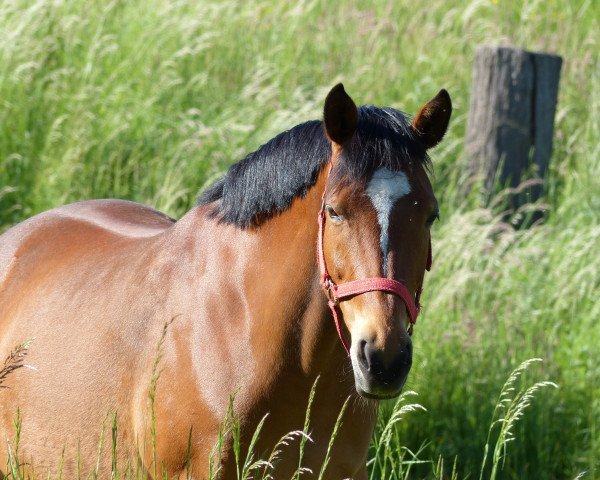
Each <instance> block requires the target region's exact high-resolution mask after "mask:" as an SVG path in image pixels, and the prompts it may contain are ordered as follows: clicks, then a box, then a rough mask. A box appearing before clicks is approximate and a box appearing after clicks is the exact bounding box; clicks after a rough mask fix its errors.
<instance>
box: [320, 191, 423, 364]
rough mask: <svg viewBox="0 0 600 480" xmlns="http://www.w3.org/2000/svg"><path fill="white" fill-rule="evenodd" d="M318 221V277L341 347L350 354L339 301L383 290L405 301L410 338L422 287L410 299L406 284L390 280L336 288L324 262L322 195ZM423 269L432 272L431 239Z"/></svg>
mask: <svg viewBox="0 0 600 480" xmlns="http://www.w3.org/2000/svg"><path fill="white" fill-rule="evenodd" d="M318 221H319V233H318V239H317V259H318V262H319V271H320V274H321V279H320V280H321V286H322V287H323V288H324V289H325V291H326V292H327V298H328V302H327V303H328V305H329V309H330V310H331V313H332V314H333V321H334V322H335V329H336V330H337V333H338V336H339V337H340V340H341V341H342V345H343V346H344V349H345V350H346V352H347V353H348V355H350V347H349V345H348V342H347V340H346V338H345V337H344V333H343V332H342V328H341V325H340V319H339V315H338V308H337V307H338V303H339V302H340V301H341V300H344V299H347V298H350V297H354V296H355V295H360V294H362V293H366V292H375V291H382V292H387V293H393V294H394V295H396V296H398V297H399V298H400V299H401V300H402V301H403V302H404V305H406V310H407V312H408V316H409V318H410V326H409V328H408V334H409V335H412V333H413V325H414V324H415V323H417V317H418V316H419V311H420V309H421V305H420V303H419V300H420V297H421V291H422V287H419V289H418V290H417V292H416V295H415V297H414V299H413V296H412V295H411V293H410V291H409V290H408V288H407V287H406V285H404V283H402V282H399V281H398V280H393V279H391V278H383V277H375V278H365V279H361V280H354V281H351V282H347V283H342V284H340V285H337V284H336V283H335V282H334V281H333V279H332V278H331V276H330V275H329V271H328V270H327V263H326V262H325V252H324V250H323V241H324V238H323V237H324V233H325V193H323V202H322V204H321V211H320V212H319V217H318ZM425 268H426V269H427V270H430V269H431V238H430V239H429V251H428V253H427V265H426V267H425Z"/></svg>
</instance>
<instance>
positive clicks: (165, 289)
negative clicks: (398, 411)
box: [0, 112, 447, 479]
mask: <svg viewBox="0 0 600 480" xmlns="http://www.w3.org/2000/svg"><path fill="white" fill-rule="evenodd" d="M326 113H327V112H326ZM446 123H447V122H446ZM326 127H327V125H326ZM444 130H445V127H444ZM328 134H330V132H329V130H328ZM442 135H443V132H442ZM330 136H331V134H330ZM440 138H441V137H440ZM334 140H335V139H334ZM340 143H341V142H340ZM333 144H334V151H333V154H332V155H331V158H332V161H335V158H336V151H335V148H336V146H335V141H334V143H333ZM321 162H322V164H321V165H319V166H318V168H315V172H314V175H313V177H314V178H313V179H312V180H311V182H310V184H309V185H306V186H305V187H306V188H305V191H303V192H302V193H301V194H300V195H297V194H296V195H294V196H293V198H291V199H289V205H286V206H285V208H281V207H279V208H278V210H279V211H278V212H277V214H275V215H270V216H267V217H268V218H267V219H266V220H264V221H262V220H261V221H260V222H258V221H257V223H260V224H259V225H252V226H249V227H247V228H240V225H239V223H240V222H238V224H236V222H235V221H229V222H228V221H219V218H218V216H216V215H215V214H214V212H215V205H218V204H219V201H213V199H209V200H207V201H205V202H204V203H201V204H200V205H199V206H197V207H195V208H194V209H192V210H191V211H190V212H189V213H188V214H187V215H186V216H184V217H183V218H182V219H180V220H179V221H177V222H175V221H173V220H172V219H170V218H168V217H166V216H165V215H163V214H161V213H159V212H157V211H155V210H152V209H150V208H147V207H143V206H141V205H138V204H134V203H131V202H125V201H115V200H99V201H89V202H81V203H77V204H73V205H69V206H66V207H61V208H57V209H55V210H51V211H49V212H45V213H43V214H40V215H38V216H36V217H33V218H31V219H30V220H28V221H26V222H23V223H22V224H20V225H17V226H16V227H14V228H13V229H11V230H9V231H8V232H6V233H5V234H4V235H3V236H1V237H0V360H1V359H3V358H4V357H6V356H7V355H8V354H9V352H10V351H11V349H12V348H13V347H15V345H18V344H20V343H22V342H23V341H25V340H27V339H33V342H32V344H31V347H30V348H29V352H28V355H27V358H26V363H27V365H28V366H30V367H31V368H22V369H20V370H18V371H15V372H13V374H12V375H11V376H10V377H9V378H8V380H7V383H6V386H7V387H9V388H7V389H1V390H0V439H1V441H2V442H3V444H2V445H0V472H1V471H3V470H4V468H3V466H4V465H6V460H7V452H8V449H7V448H6V443H5V442H7V441H8V439H11V438H13V436H14V425H13V419H14V416H15V413H16V411H17V409H19V410H20V418H21V421H22V427H21V429H22V430H21V439H20V450H19V453H20V455H19V456H20V458H21V460H24V461H26V462H30V463H31V466H34V467H35V471H36V472H37V473H36V474H41V475H44V476H45V474H46V471H50V472H51V473H52V474H53V475H54V474H57V473H58V468H59V464H60V463H61V455H62V452H63V448H64V455H63V456H64V460H63V461H62V462H63V466H62V471H63V475H64V478H72V477H74V476H75V472H76V470H77V468H80V469H81V471H82V472H84V473H87V472H89V471H90V470H91V469H92V468H93V466H94V465H95V463H96V458H97V455H98V445H99V441H100V437H101V432H102V428H103V427H102V425H103V422H104V428H105V430H106V432H105V436H106V437H107V439H106V440H105V447H104V453H103V454H102V459H101V461H100V469H101V472H100V475H101V478H107V476H108V475H109V472H110V468H111V452H110V451H111V448H110V443H111V440H110V438H111V436H110V432H111V428H112V421H113V417H112V414H114V413H116V415H117V417H116V418H117V432H118V438H117V449H116V451H117V455H118V461H119V462H118V463H119V465H120V468H121V469H123V468H124V466H125V465H126V464H127V462H135V461H136V460H135V459H137V458H139V461H140V463H141V464H142V465H143V466H144V468H146V469H147V470H148V471H149V472H150V473H152V470H153V466H152V465H153V457H152V438H153V436H155V439H156V461H157V464H158V468H157V471H158V472H160V471H161V468H164V469H165V471H167V472H168V473H169V475H182V476H183V474H184V472H185V470H186V466H187V465H188V464H189V465H190V467H191V471H192V476H193V478H205V477H206V475H207V473H208V470H209V457H210V453H211V450H212V449H213V447H214V446H215V444H216V442H217V440H218V438H219V428H220V425H221V424H222V423H223V422H224V420H225V419H226V416H227V412H228V407H229V402H230V398H231V396H232V395H234V396H235V398H234V401H233V406H234V412H235V415H236V418H237V419H239V421H240V425H241V431H242V445H243V446H244V448H245V447H247V445H248V441H249V439H250V436H251V435H252V433H253V430H254V428H255V427H256V425H257V424H258V422H259V420H260V419H261V418H262V417H263V415H264V414H265V413H267V412H268V413H269V416H268V418H267V420H266V423H265V426H264V428H263V431H262V433H261V436H260V438H259V443H258V444H257V446H256V448H255V451H256V452H257V453H263V452H265V451H266V452H268V451H270V449H271V448H272V447H273V446H274V444H275V443H276V442H277V440H279V438H280V437H282V436H283V435H284V434H286V433H288V432H290V431H293V430H301V429H302V427H303V424H304V419H305V412H306V406H307V402H308V395H309V391H310V388H311V386H312V385H313V383H314V381H315V379H316V377H317V376H318V375H320V380H319V382H318V386H317V390H316V396H315V400H314V404H313V409H312V413H311V428H310V431H311V440H312V441H311V442H308V443H307V446H306V454H305V458H304V461H303V466H305V467H309V468H312V469H313V471H315V473H318V471H319V468H320V465H321V464H322V462H323V459H324V456H325V452H326V449H327V444H328V441H329V436H330V434H331V431H332V429H333V426H334V424H335V420H336V418H337V415H338V413H339V411H340V409H341V407H342V405H343V403H344V401H345V400H346V398H347V397H348V396H349V395H350V396H351V397H352V398H351V400H350V402H349V406H348V409H347V411H346V413H345V416H344V419H343V424H342V428H341V430H340V433H339V435H338V437H337V440H336V443H335V446H334V449H333V455H332V460H331V462H330V466H329V467H328V470H327V474H326V478H331V479H341V478H347V477H352V478H366V467H365V460H366V454H367V449H368V444H369V439H370V436H371V434H372V431H373V427H374V423H375V418H376V410H377V401H376V400H368V399H364V398H362V397H359V396H358V394H357V393H356V391H355V381H356V380H355V378H354V377H353V376H352V368H351V367H350V361H349V360H348V358H347V357H346V355H345V353H344V351H343V349H342V348H341V346H340V342H339V339H338V338H337V335H336V332H335V327H334V325H333V322H332V320H331V314H330V312H329V310H328V308H327V303H326V297H325V295H324V294H323V291H322V289H321V287H320V286H319V282H318V278H319V269H318V265H317V262H316V261H315V247H316V239H317V236H318V228H317V222H316V214H317V212H318V211H319V209H320V208H321V201H322V200H321V197H322V194H323V192H324V191H325V190H326V185H327V184H328V181H331V180H330V178H329V177H330V175H328V170H327V169H326V168H324V166H325V165H327V164H328V159H327V158H323V159H322V160H321ZM411 181H412V182H413V184H414V182H415V181H417V182H421V183H422V184H423V185H426V186H429V190H430V185H429V182H428V180H427V177H426V175H425V173H424V170H423V168H422V167H421V166H420V165H419V166H418V169H417V171H416V172H415V173H414V175H413V177H412V180H411ZM221 190H226V186H225V187H222V188H221ZM415 190H416V189H415ZM415 193H417V192H415ZM226 194H227V192H222V195H223V197H224V198H225V196H226ZM427 198H429V197H427ZM415 201H420V197H419V200H415ZM223 202H224V201H223ZM411 202H412V200H411ZM424 203H426V202H424ZM430 203H431V202H430ZM361 208H362V207H361ZM364 208H365V209H366V208H367V207H366V206H365V207H364ZM369 208H371V210H370V211H368V212H367V214H366V216H363V220H364V221H365V222H367V220H370V222H371V224H372V225H375V226H376V225H377V219H378V216H377V215H378V214H379V211H377V212H376V211H374V210H373V209H372V207H369ZM398 208H400V209H401V210H403V211H404V210H406V209H409V208H410V204H409V203H408V202H407V203H406V205H404V206H400V207H398ZM365 211H367V210H365ZM406 211H408V210H406ZM369 212H370V213H369ZM211 213H212V214H211ZM223 217H225V214H223ZM332 218H333V217H332ZM221 220H222V219H221ZM225 220H227V219H225ZM290 227H291V228H290ZM331 228H333V227H331ZM369 231H372V233H369ZM327 234H329V238H334V233H333V231H331V232H330V230H327V231H326V235H327ZM361 235H362V237H361V238H363V239H364V238H365V235H367V237H368V238H370V239H374V240H375V241H376V242H378V241H379V233H378V232H377V230H376V229H371V230H365V231H363V232H362V234H361ZM419 235H420V233H419ZM407 238H408V237H407ZM415 238H416V237H415ZM392 240H393V238H390V242H391V241H392ZM331 242H333V240H331ZM336 245H337V244H335V243H331V244H326V245H325V246H326V252H327V255H328V257H329V258H331V259H332V261H331V264H332V265H333V267H334V268H333V270H334V271H335V273H334V274H333V275H337V277H338V278H341V277H344V274H343V272H342V273H340V269H339V268H337V267H336V265H337V264H336V260H335V258H334V257H332V256H331V255H332V253H331V250H332V249H336V248H338V247H337V246H336ZM365 250H366V249H365ZM396 251H398V252H400V253H397V254H396V256H390V257H389V258H390V259H392V260H393V261H394V262H397V259H398V258H399V255H400V254H401V251H400V250H398V249H395V250H394V252H396ZM373 252H374V253H373ZM373 252H371V253H370V254H369V255H371V258H372V259H373V260H374V262H373V265H367V266H362V267H360V268H358V269H357V268H356V266H355V270H357V271H358V273H359V274H360V273H363V274H365V275H370V276H377V275H381V261H380V255H379V257H377V255H378V253H377V252H379V249H375V250H373ZM418 252H419V253H418V255H417V257H418V258H420V259H421V258H423V255H425V253H424V252H425V247H424V246H423V245H421V246H420V247H419V249H418ZM390 255H391V254H390ZM378 258H379V259H378ZM421 263H422V262H421ZM413 264H419V261H416V260H415V261H414V262H413V261H410V262H408V265H409V266H411V268H413V267H414V266H412V265H413ZM413 269H415V270H416V273H414V274H412V273H411V274H410V275H412V277H411V276H410V275H408V274H407V275H403V278H404V277H406V278H407V284H408V283H410V284H411V285H410V287H411V288H412V289H413V291H414V290H415V289H416V288H417V287H418V282H419V278H420V279H421V281H422V270H423V267H422V266H421V265H420V264H419V265H418V268H416V267H414V268H413ZM394 271H396V272H398V271H399V270H398V269H395V270H394V269H392V270H391V272H390V275H393V274H394ZM340 276H341V277H340ZM361 297H364V299H363V300H362V301H359V300H358V299H356V300H355V299H352V300H351V301H348V302H344V303H347V304H348V306H344V307H343V308H342V309H341V310H342V313H343V314H344V317H345V320H344V322H345V323H346V327H347V329H345V330H346V335H348V336H350V335H351V336H352V339H353V352H354V349H355V348H356V347H354V345H355V343H356V342H355V338H356V335H357V334H355V331H353V330H352V328H353V327H351V325H349V322H350V320H347V319H346V317H347V318H348V319H351V318H354V319H356V318H358V317H357V313H356V311H353V310H351V308H354V307H356V308H359V307H360V308H362V309H363V310H364V308H366V307H365V305H367V306H368V305H370V304H373V305H374V304H375V302H380V300H381V299H383V300H385V301H386V302H387V304H386V305H388V307H389V308H393V311H394V312H397V311H403V308H402V307H398V306H397V305H396V304H397V303H398V302H394V303H393V304H392V303H390V302H389V300H387V299H388V297H389V296H388V295H386V294H383V293H381V292H373V293H369V294H365V295H363V296H361ZM361 302H362V303H361ZM384 303H385V302H384ZM388 307H385V308H388ZM378 308H379V307H378ZM383 308H384V307H381V308H380V310H381V309H383ZM373 311H374V312H376V313H374V314H373V315H374V316H377V315H379V314H377V312H378V311H379V310H373ZM381 311H382V312H383V310H381ZM381 315H383V314H381ZM394 315H404V317H405V313H401V314H397V313H394ZM404 317H402V318H404ZM352 321H353V322H356V321H357V320H352ZM403 322H404V321H402V322H401V323H402V329H403V330H402V331H404V333H403V334H402V335H403V336H402V338H403V339H404V338H408V337H406V331H405V330H404V329H405V325H404V323H403ZM166 324H168V327H166V333H165V334H164V342H163V343H162V344H161V346H160V348H159V345H158V344H159V341H160V339H161V338H162V335H163V331H164V329H165V325H166ZM361 328H362V327H361ZM387 329H388V330H389V327H387ZM159 351H160V358H159V357H158V352H159ZM353 355H354V353H353ZM357 358H358V357H357ZM352 363H353V364H354V363H355V359H354V357H353V360H352ZM157 365H158V367H157ZM356 368H357V367H356V365H355V366H354V369H355V370H356ZM406 373H407V372H406ZM355 375H356V372H355ZM157 378H158V380H156V379H157ZM153 380H155V381H156V382H153ZM402 382H403V380H402ZM154 383H156V386H155V391H156V396H155V399H154V402H153V405H154V410H155V422H154V425H155V433H153V432H152V427H151V425H152V420H151V418H152V412H151V409H150V401H149V394H150V392H151V391H152V390H153V388H154V387H152V385H153V384H154ZM365 388H366V387H365ZM357 389H358V387H357ZM377 395H379V393H377ZM188 441H189V442H190V444H189V445H188ZM190 447H191V448H190ZM188 450H189V451H190V452H191V453H190V458H189V460H188ZM222 450H223V454H222V457H221V459H220V460H219V459H217V460H214V465H215V466H220V467H221V475H222V478H226V479H228V478H234V477H235V473H234V472H235V461H234V456H233V454H232V453H231V437H230V436H227V435H226V436H225V444H224V446H223V449H222ZM78 451H79V453H78ZM243 453H244V454H245V451H244V450H243ZM280 457H281V459H280V461H279V462H278V463H277V464H276V470H275V473H274V475H275V478H290V477H291V475H292V474H293V472H294V471H295V470H296V468H297V467H298V444H297V442H296V443H294V442H293V443H292V444H291V445H290V446H289V447H287V448H284V450H283V451H282V453H281V455H280ZM132 459H134V460H132ZM78 461H80V462H81V465H80V466H79V467H78V466H77V462H78ZM0 478H2V474H1V473H0ZM169 478H171V477H169Z"/></svg>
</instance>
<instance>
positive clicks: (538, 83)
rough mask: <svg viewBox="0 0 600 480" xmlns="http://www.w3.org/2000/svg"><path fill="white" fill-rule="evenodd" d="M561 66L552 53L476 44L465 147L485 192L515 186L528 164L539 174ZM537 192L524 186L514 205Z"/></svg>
mask: <svg viewBox="0 0 600 480" xmlns="http://www.w3.org/2000/svg"><path fill="white" fill-rule="evenodd" d="M561 65H562V58H561V57H559V56H556V55H548V54H540V53H533V52H527V51H525V50H519V49H515V48H507V47H491V46H481V47H478V48H477V49H476V51H475V60H474V64H473V86H472V93H471V106H470V111H469V119H468V124H467V138H466V149H467V153H468V154H469V156H470V159H471V164H470V168H471V171H472V173H473V174H478V175H482V176H483V180H484V187H485V190H486V193H487V194H488V196H490V195H491V194H493V193H494V192H495V190H494V188H495V187H496V186H499V187H505V186H510V187H516V186H518V185H519V183H520V182H521V175H522V174H523V173H524V172H526V171H530V169H531V167H533V168H534V169H535V170H536V171H535V174H536V176H537V177H539V178H544V175H545V173H546V170H547V168H548V162H549V160H550V155H551V153H552V134H553V131H554V113H555V111H556V102H557V96H558V83H559V78H560V68H561ZM541 192H542V188H541V187H540V186H538V187H535V188H529V189H527V190H526V192H525V193H526V195H525V196H521V197H520V198H518V199H515V200H516V204H522V203H524V202H525V201H531V200H535V199H536V198H537V197H539V195H540V194H541ZM513 205H515V203H513ZM515 206H516V205H515Z"/></svg>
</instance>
